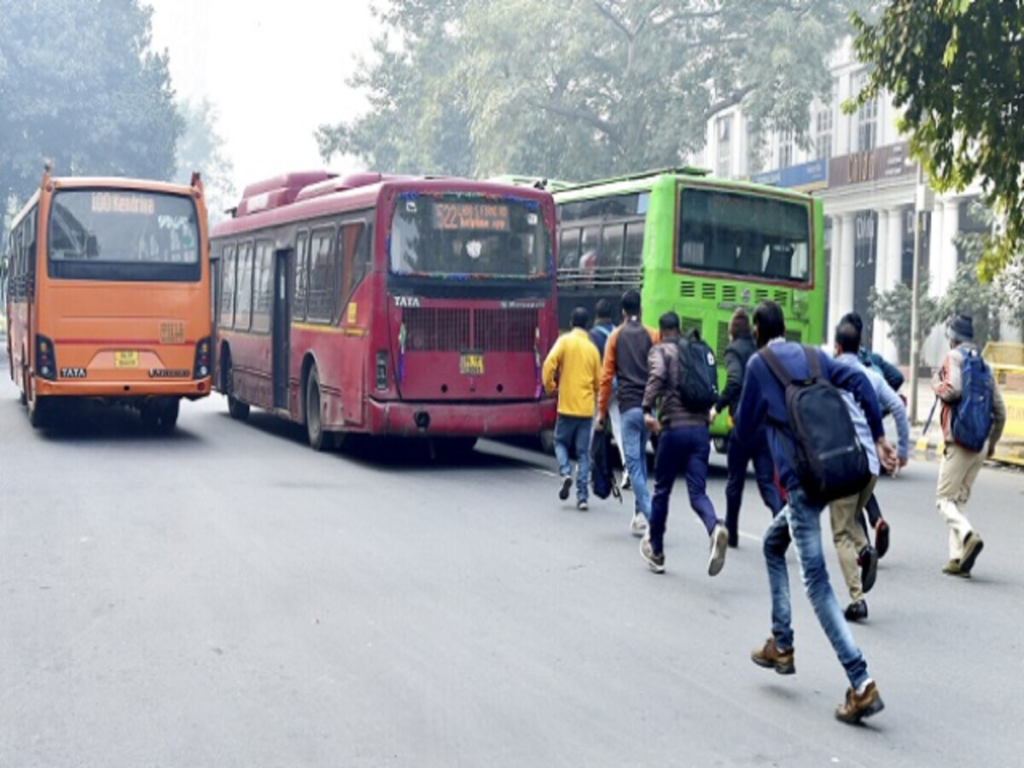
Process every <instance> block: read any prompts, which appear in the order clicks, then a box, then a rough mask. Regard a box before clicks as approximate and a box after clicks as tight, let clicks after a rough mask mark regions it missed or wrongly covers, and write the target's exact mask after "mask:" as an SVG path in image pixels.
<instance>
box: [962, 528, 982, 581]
mask: <svg viewBox="0 0 1024 768" xmlns="http://www.w3.org/2000/svg"><path fill="white" fill-rule="evenodd" d="M984 548H985V542H984V541H982V540H981V536H979V535H978V533H977V532H976V531H971V532H970V533H968V534H967V538H966V539H964V555H963V557H961V558H960V573H961V574H963V575H964V576H970V575H971V569H972V568H974V561H975V560H977V559H978V555H980V554H981V550H982V549H984Z"/></svg>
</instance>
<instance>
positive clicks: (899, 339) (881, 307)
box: [868, 275, 943, 360]
mask: <svg viewBox="0 0 1024 768" xmlns="http://www.w3.org/2000/svg"><path fill="white" fill-rule="evenodd" d="M912 296H913V294H912V292H911V289H910V285H909V284H907V283H900V284H899V285H897V286H896V287H895V288H893V289H892V290H890V291H878V290H877V289H875V288H872V289H871V293H870V294H869V296H868V312H869V314H870V315H871V316H872V317H874V318H877V319H879V320H883V321H885V323H886V324H887V325H888V326H889V339H890V340H891V341H892V342H893V343H894V344H895V345H896V348H897V349H898V350H899V359H900V360H910V332H911V307H912V306H913V302H912V301H911V299H912ZM942 319H943V314H942V306H941V302H940V301H939V300H938V299H935V298H933V297H932V296H929V295H928V278H927V276H926V275H922V276H921V316H920V329H919V330H920V336H919V338H918V341H919V342H920V343H922V344H923V343H924V340H925V339H926V338H927V337H928V334H929V333H931V331H932V329H933V328H934V327H935V326H936V325H938V324H939V323H940V322H941V321H942Z"/></svg>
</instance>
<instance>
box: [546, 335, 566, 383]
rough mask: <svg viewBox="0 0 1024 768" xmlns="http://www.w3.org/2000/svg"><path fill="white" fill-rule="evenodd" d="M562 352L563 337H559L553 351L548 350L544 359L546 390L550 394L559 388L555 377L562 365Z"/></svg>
mask: <svg viewBox="0 0 1024 768" xmlns="http://www.w3.org/2000/svg"><path fill="white" fill-rule="evenodd" d="M562 352H563V351H562V339H559V340H558V341H556V342H555V346H553V347H552V348H551V351H550V352H548V356H547V359H546V360H545V361H544V370H543V379H544V391H545V392H547V393H548V394H549V395H553V394H555V389H557V388H558V383H557V382H556V381H555V377H556V376H557V375H558V371H559V369H561V367H562Z"/></svg>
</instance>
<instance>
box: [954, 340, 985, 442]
mask: <svg viewBox="0 0 1024 768" xmlns="http://www.w3.org/2000/svg"><path fill="white" fill-rule="evenodd" d="M961 355H962V357H963V363H962V365H961V376H962V381H963V384H962V393H961V395H960V400H959V401H958V402H957V403H956V404H955V406H954V409H953V425H952V430H951V431H952V434H953V442H955V443H956V444H957V445H959V446H962V447H964V448H966V449H967V450H969V451H974V452H975V453H980V452H981V450H982V449H983V448H984V447H985V441H986V440H988V436H989V433H990V432H991V431H992V371H991V370H990V369H989V367H988V366H987V365H986V364H985V361H984V360H983V359H982V357H981V355H980V354H979V353H978V350H976V349H962V350H961Z"/></svg>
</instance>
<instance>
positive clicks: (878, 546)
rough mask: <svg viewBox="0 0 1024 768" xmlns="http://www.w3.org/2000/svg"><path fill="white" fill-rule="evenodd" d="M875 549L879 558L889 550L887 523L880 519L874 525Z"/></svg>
mask: <svg viewBox="0 0 1024 768" xmlns="http://www.w3.org/2000/svg"><path fill="white" fill-rule="evenodd" d="M875 551H876V552H878V559H879V560H881V559H882V558H883V557H885V553H886V552H888V551H889V524H888V523H887V522H885V520H882V519H879V521H878V524H877V525H875Z"/></svg>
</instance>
